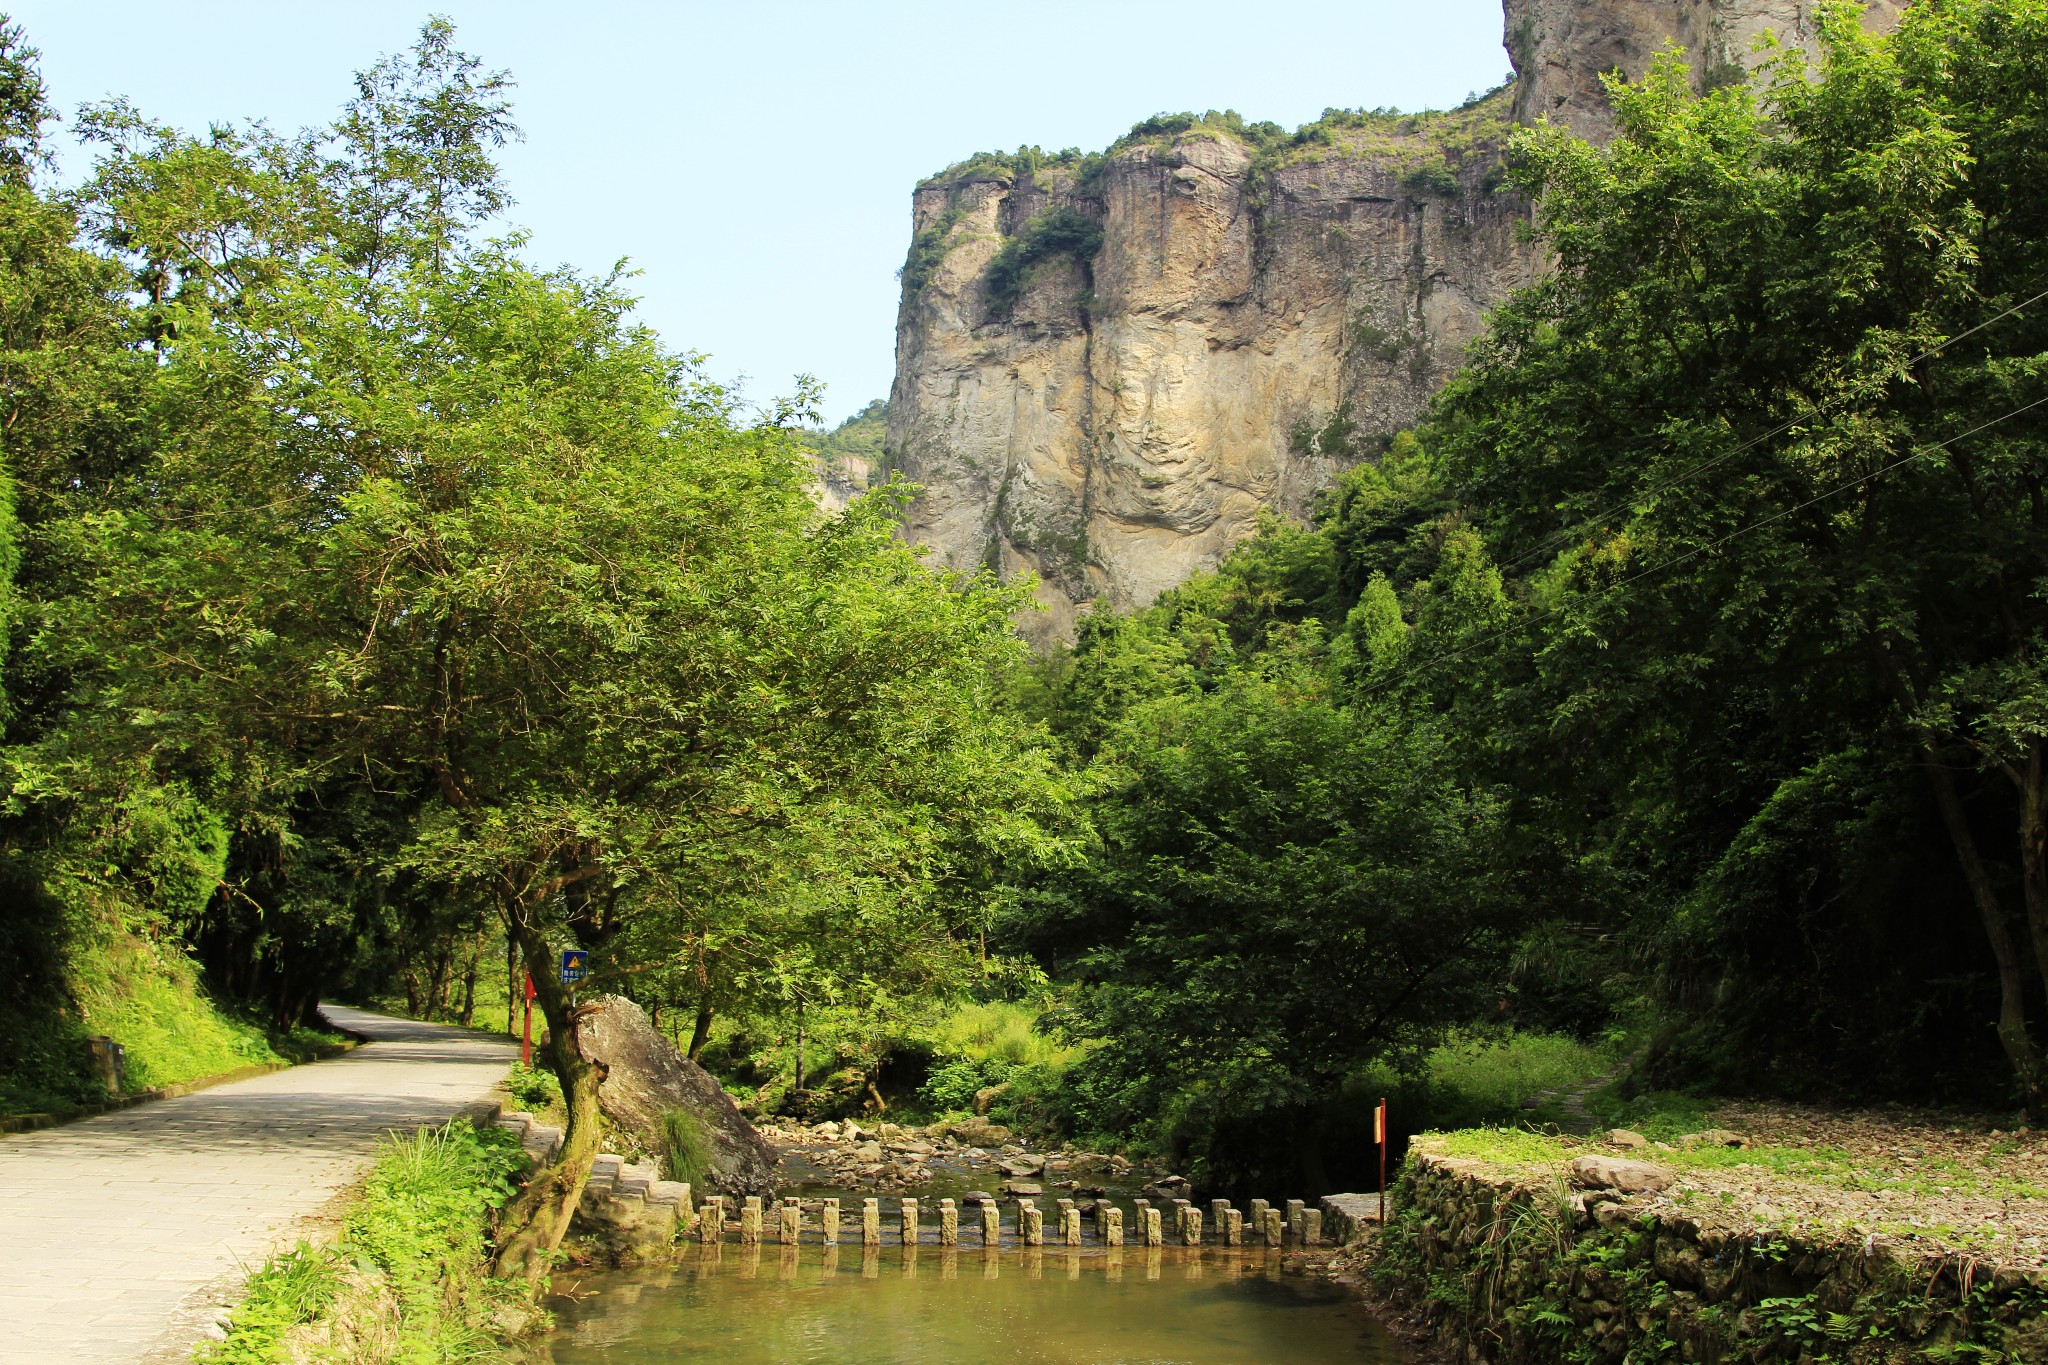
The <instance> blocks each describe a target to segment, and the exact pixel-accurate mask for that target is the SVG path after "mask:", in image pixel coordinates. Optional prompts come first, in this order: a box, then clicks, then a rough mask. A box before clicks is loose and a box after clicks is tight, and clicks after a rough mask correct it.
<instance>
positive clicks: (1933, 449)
mask: <svg viewBox="0 0 2048 1365" xmlns="http://www.w3.org/2000/svg"><path fill="white" fill-rule="evenodd" d="M2039 297H2048V295H2042V296H2039ZM1994 320H1995V319H1994ZM1985 325H1987V326H1988V325H1989V324H1988V323H1987V324H1985ZM1960 339H1961V338H1960V337H1958V338H1957V340H1960ZM2044 405H2048V395H2044V396H2042V397H2040V398H2036V399H2035V400H2034V401H2033V402H2031V403H2025V404H2022V405H2021V406H2019V407H2016V408H2014V409H2012V410H2011V411H2010V412H2005V413H2001V414H1999V415H1998V416H1997V417H1993V418H1991V419H1990V420H1989V421H1985V422H1980V423H1979V424H1978V425H1976V426H1974V427H1971V428H1970V429H1969V430H1968V431H1965V432H1961V433H1959V434H1957V435H1954V436H1951V437H1949V438H1948V439H1947V440H1946V441H1942V442H1939V443H1938V444H1935V445H1931V446H1922V447H1921V448H1920V449H1918V450H1915V451H1914V452H1912V453H1911V454H1910V455H1904V456H1901V457H1900V458H1899V459H1896V460H1894V461H1892V462H1891V463H1890V464H1887V465H1882V466H1880V467H1878V468H1876V469H1873V470H1871V471H1870V472H1869V473H1867V474H1859V475H1858V476H1856V477H1855V478H1853V479H1849V480H1846V481H1845V482H1842V483H1839V484H1836V485H1835V486H1834V487H1833V488H1830V489H1828V490H1827V491H1825V492H1822V493H1816V494H1814V495H1813V496H1812V497H1810V498H1808V499H1806V500H1805V501H1804V502H1799V503H1794V504H1793V505H1792V506H1790V507H1787V508H1783V509H1782V510H1780V511H1777V512H1773V513H1772V514H1771V515H1770V516H1767V517H1763V518H1761V519H1759V520H1757V521H1753V522H1751V523H1749V524H1748V525H1747V526H1742V527H1738V528H1737V529H1736V530H1733V531H1730V532H1729V533H1728V534H1727V535H1725V536H1722V537H1720V538H1719V539H1717V540H1711V541H1708V542H1707V543H1706V544H1704V545H1695V546H1694V547H1693V548H1692V549H1690V550H1687V551H1686V552H1685V553H1684V554H1682V555H1677V556H1675V557H1673V558H1671V559H1667V560H1665V561H1664V562H1663V563H1661V564H1653V565H1651V566H1650V567H1649V568H1647V569H1642V570H1639V571H1637V572H1636V573H1633V574H1630V575H1629V576H1628V577H1627V578H1624V579H1622V580H1621V581H1620V582H1618V583H1610V584H1608V585H1607V586H1606V587H1605V588H1602V589H1601V590H1600V592H1599V594H1598V596H1600V597H1605V596H1607V595H1609V594H1611V593H1616V592H1619V591H1621V590H1622V589H1623V588H1626V587H1629V586H1631V585H1633V584H1636V583H1640V582H1641V581H1642V580H1644V579H1645V578H1649V577H1651V576H1652V575H1654V574H1660V573H1663V572H1665V571H1666V570H1668V569H1675V568H1677V567H1678V566H1679V565H1681V564H1684V563H1686V562H1688V561H1689V560H1693V559H1697V558H1698V557H1699V556H1701V555H1703V554H1707V553H1709V552H1711V551H1714V550H1718V549H1720V548H1721V547H1722V546H1724V545H1726V544H1728V543H1729V542H1730V541H1732V540H1735V539H1737V538H1739V537H1741V536H1745V535H1748V534H1749V533H1750V532H1751V531H1758V530H1761V529H1763V528H1764V527H1766V526H1770V525H1772V524H1774V523H1776V522H1780V521H1783V520H1784V519H1785V518H1787V517H1789V516H1793V515H1795V514H1797V513H1800V512H1803V511H1805V510H1806V509H1807V508H1809V507H1812V506H1814V505H1815V504H1817V503H1822V502H1826V501H1827V500H1828V499H1829V498H1832V497H1834V496H1835V495H1836V494H1837V493H1844V492H1847V491H1848V490H1849V489H1852V488H1856V487H1858V486H1860V485H1862V484H1866V483H1869V482H1870V481H1871V480H1872V479H1876V478H1880V477H1882V476H1883V475H1886V474H1889V473H1891V472H1892V471H1893V470H1895V469H1902V468H1904V467H1905V466H1907V465H1909V464H1911V463H1913V461H1915V460H1918V459H1920V458H1922V457H1923V456H1927V455H1933V454H1936V453H1938V452H1940V451H1943V450H1947V449H1948V448H1949V447H1950V446H1952V445H1954V444H1956V443H1957V442H1958V441H1965V440H1968V439H1969V438H1970V437H1972V436H1975V435H1977V434H1978V433H1979V432H1982V431H1986V430H1989V429H1990V428H1992V427H1995V426H1997V425H1998V424H1999V423H2001V422H2007V421H2010V420H2012V419H2013V418H2015V417H2018V416H2020V415H2021V414H2022V413H2027V412H2031V411H2033V410H2034V409H2035V408H2038V407H2042V406H2044ZM1730 453H1731V454H1732V453H1733V452H1730ZM1565 610H1566V608H1565V607H1563V606H1558V607H1552V608H1551V609H1550V610H1549V611H1546V612H1544V613H1542V614H1541V615H1538V616H1531V617H1527V618H1525V619H1523V620H1520V621H1516V622H1515V623H1513V624H1512V625H1507V626H1502V627H1500V628H1499V629H1498V630H1493V631H1489V632H1487V633H1486V634H1485V635H1482V636H1480V637H1479V638H1478V639H1475V640H1472V641H1470V642H1468V643H1466V644H1463V645H1460V646H1458V647H1457V648H1455V649H1452V650H1449V651H1447V652H1445V653H1442V654H1439V655H1437V656H1436V657H1435V658H1432V659H1427V660H1424V661H1422V662H1420V663H1414V664H1404V665H1403V666H1401V667H1400V668H1398V669H1396V670H1395V671H1394V672H1392V673H1390V674H1388V675H1387V676H1386V677H1385V678H1383V679H1381V680H1380V683H1379V685H1378V686H1375V687H1372V688H1369V689H1366V692H1365V695H1370V694H1371V693H1373V692H1377V691H1379V690H1380V689H1381V688H1383V687H1386V686H1390V685H1392V684H1393V683H1396V682H1399V681H1400V680H1401V679H1402V678H1404V677H1407V676H1408V675H1409V674H1411V673H1420V672H1426V671H1427V670H1429V669H1432V668H1436V667H1438V666H1439V665H1442V664H1447V663H1449V662H1451V661H1452V660H1454V659H1458V658H1462V657H1463V656H1465V655H1467V654H1470V653H1471V652H1472V651H1474V650H1476V649H1478V648H1480V647H1481V646H1484V645H1488V644H1491V643H1493V642H1494V641H1495V640H1498V639H1501V638H1502V637H1504V636H1507V635H1510V634H1513V633H1514V632H1516V631H1519V630H1526V629H1528V628H1529V627H1531V626H1537V625H1541V624H1542V623H1543V622H1545V621H1548V620H1549V619H1550V618H1551V617H1553V616H1557V615H1560V614H1562V613H1563V612H1564V611H1565Z"/></svg>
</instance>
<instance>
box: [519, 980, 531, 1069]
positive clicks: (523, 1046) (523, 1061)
mask: <svg viewBox="0 0 2048 1365" xmlns="http://www.w3.org/2000/svg"><path fill="white" fill-rule="evenodd" d="M519 1064H520V1065H521V1066H532V1065H533V973H532V972H528V973H527V974H526V1028H525V1031H524V1033H523V1034H522V1035H521V1037H520V1039H519Z"/></svg>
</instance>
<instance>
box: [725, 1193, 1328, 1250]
mask: <svg viewBox="0 0 2048 1365" xmlns="http://www.w3.org/2000/svg"><path fill="white" fill-rule="evenodd" d="M979 1202H980V1204H981V1244H982V1245H983V1246H990V1247H993V1246H1000V1245H1001V1244H1002V1240H1003V1230H1002V1210H1001V1208H1000V1206H998V1205H997V1204H996V1202H995V1201H994V1200H991V1199H984V1200H981V1201H979ZM1056 1208H1057V1213H1058V1218H1057V1221H1056V1223H1055V1225H1054V1229H1053V1234H1054V1236H1055V1237H1056V1238H1057V1239H1058V1243H1059V1244H1060V1245H1064V1246H1080V1245H1082V1236H1081V1209H1080V1206H1079V1205H1078V1204H1077V1203H1076V1202H1075V1201H1074V1200H1072V1199H1061V1200H1059V1201H1057V1206H1056ZM1135 1208H1136V1214H1137V1227H1136V1229H1135V1231H1136V1234H1137V1238H1138V1240H1139V1241H1141V1242H1143V1243H1144V1245H1146V1246H1148V1247H1156V1246H1164V1245H1166V1244H1167V1234H1168V1229H1169V1226H1170V1228H1171V1232H1172V1240H1173V1243H1174V1244H1175V1245H1179V1246H1191V1247H1198V1246H1201V1245H1202V1240H1203V1235H1204V1231H1205V1229H1206V1228H1209V1227H1213V1228H1214V1229H1215V1230H1216V1237H1217V1241H1218V1243H1219V1244H1220V1245H1223V1246H1232V1247H1237V1246H1244V1245H1246V1244H1247V1243H1250V1244H1252V1245H1263V1246H1267V1247H1274V1248H1277V1247H1283V1246H1287V1245H1293V1246H1309V1247H1312V1246H1320V1245H1322V1241H1323V1215H1322V1211H1321V1210H1320V1209H1311V1208H1308V1207H1306V1205H1305V1204H1304V1203H1303V1201H1301V1200H1299V1199H1290V1200H1288V1201H1287V1204H1286V1207H1285V1209H1284V1211H1283V1210H1282V1209H1277V1208H1274V1207H1273V1206H1272V1205H1271V1204H1270V1203H1268V1202H1267V1201H1266V1200H1264V1199H1254V1200H1252V1206H1251V1212H1250V1213H1249V1215H1247V1214H1246V1213H1245V1212H1243V1211H1242V1210H1239V1209H1234V1208H1232V1207H1231V1206H1230V1201H1229V1200H1227V1199H1212V1200H1210V1201H1209V1211H1208V1214H1207V1216H1206V1217H1205V1216H1204V1214H1203V1211H1202V1210H1201V1209H1199V1208H1197V1207H1195V1205H1194V1204H1193V1203H1191V1202H1190V1201H1188V1200H1186V1199H1176V1200H1173V1201H1172V1203H1171V1204H1170V1205H1169V1206H1168V1209H1161V1208H1156V1207H1154V1206H1153V1204H1152V1201H1151V1200H1149V1199H1139V1200H1136V1201H1135ZM1169 1209H1170V1211H1171V1215H1172V1222H1171V1224H1170V1225H1169V1224H1168V1222H1167V1215H1168V1211H1169ZM769 1212H773V1213H774V1215H775V1218H774V1233H775V1240H776V1241H778V1242H781V1243H783V1244H785V1245H795V1244H796V1243H797V1242H798V1241H799V1240H801V1238H802V1236H803V1225H804V1211H803V1204H802V1203H801V1202H800V1201H798V1200H796V1199H784V1200H783V1201H782V1202H781V1203H780V1204H779V1205H778V1206H777V1207H776V1208H775V1209H773V1210H772V1211H771V1210H765V1209H763V1208H762V1206H761V1200H760V1197H759V1196H757V1195H749V1196H748V1197H747V1198H746V1200H745V1201H744V1202H743V1203H742V1204H741V1205H740V1209H739V1239H740V1242H741V1244H742V1245H747V1244H753V1243H758V1242H760V1241H761V1240H762V1239H763V1235H764V1233H766V1232H767V1231H768V1220H767V1214H768V1213H769ZM839 1213H840V1210H839V1201H838V1200H837V1199H827V1200H825V1201H824V1205H823V1208H822V1210H821V1212H820V1216H819V1232H820V1234H821V1236H820V1240H821V1241H822V1242H823V1243H824V1244H825V1245H827V1246H836V1245H838V1243H839ZM1094 1214H1095V1237H1096V1240H1097V1241H1099V1242H1101V1243H1102V1244H1103V1245H1104V1246H1113V1247H1120V1246H1122V1245H1123V1244H1124V1211H1123V1209H1121V1208H1119V1207H1118V1206H1117V1205H1115V1204H1112V1203H1110V1202H1109V1201H1108V1200H1097V1201H1096V1203H1095V1209H1094ZM897 1218H898V1227H897V1238H898V1240H899V1241H900V1242H901V1244H902V1245H904V1246H916V1245H917V1244H918V1242H919V1240H920V1239H921V1238H922V1236H923V1224H922V1219H923V1210H922V1209H921V1208H920V1207H919V1205H918V1201H917V1200H915V1199H905V1200H903V1201H902V1203H901V1207H900V1208H899V1210H898V1212H897ZM938 1232H939V1245H940V1246H946V1247H949V1246H958V1245H959V1243H960V1210H959V1207H958V1206H957V1205H956V1204H955V1203H954V1202H953V1201H952V1200H951V1199H941V1200H940V1201H939V1226H938ZM1045 1233H1046V1228H1045V1210H1042V1209H1040V1208H1039V1207H1038V1201H1037V1200H1036V1199H1019V1200H1018V1201H1017V1240H1018V1241H1020V1242H1022V1243H1023V1244H1024V1245H1025V1246H1031V1247H1035V1246H1044V1245H1045V1241H1046V1238H1045ZM697 1234H698V1237H699V1239H700V1240H702V1241H703V1242H705V1243H716V1242H719V1241H721V1240H723V1239H724V1236H725V1199H724V1198H723V1197H722V1196H717V1195H713V1196H712V1197H710V1198H708V1199H706V1200H705V1201H704V1204H703V1206H702V1208H701V1209H700V1210H699V1217H698V1224H697ZM860 1240H861V1243H862V1245H864V1246H880V1245H881V1244H882V1201H881V1200H879V1199H864V1200H862V1201H861V1210H860Z"/></svg>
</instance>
